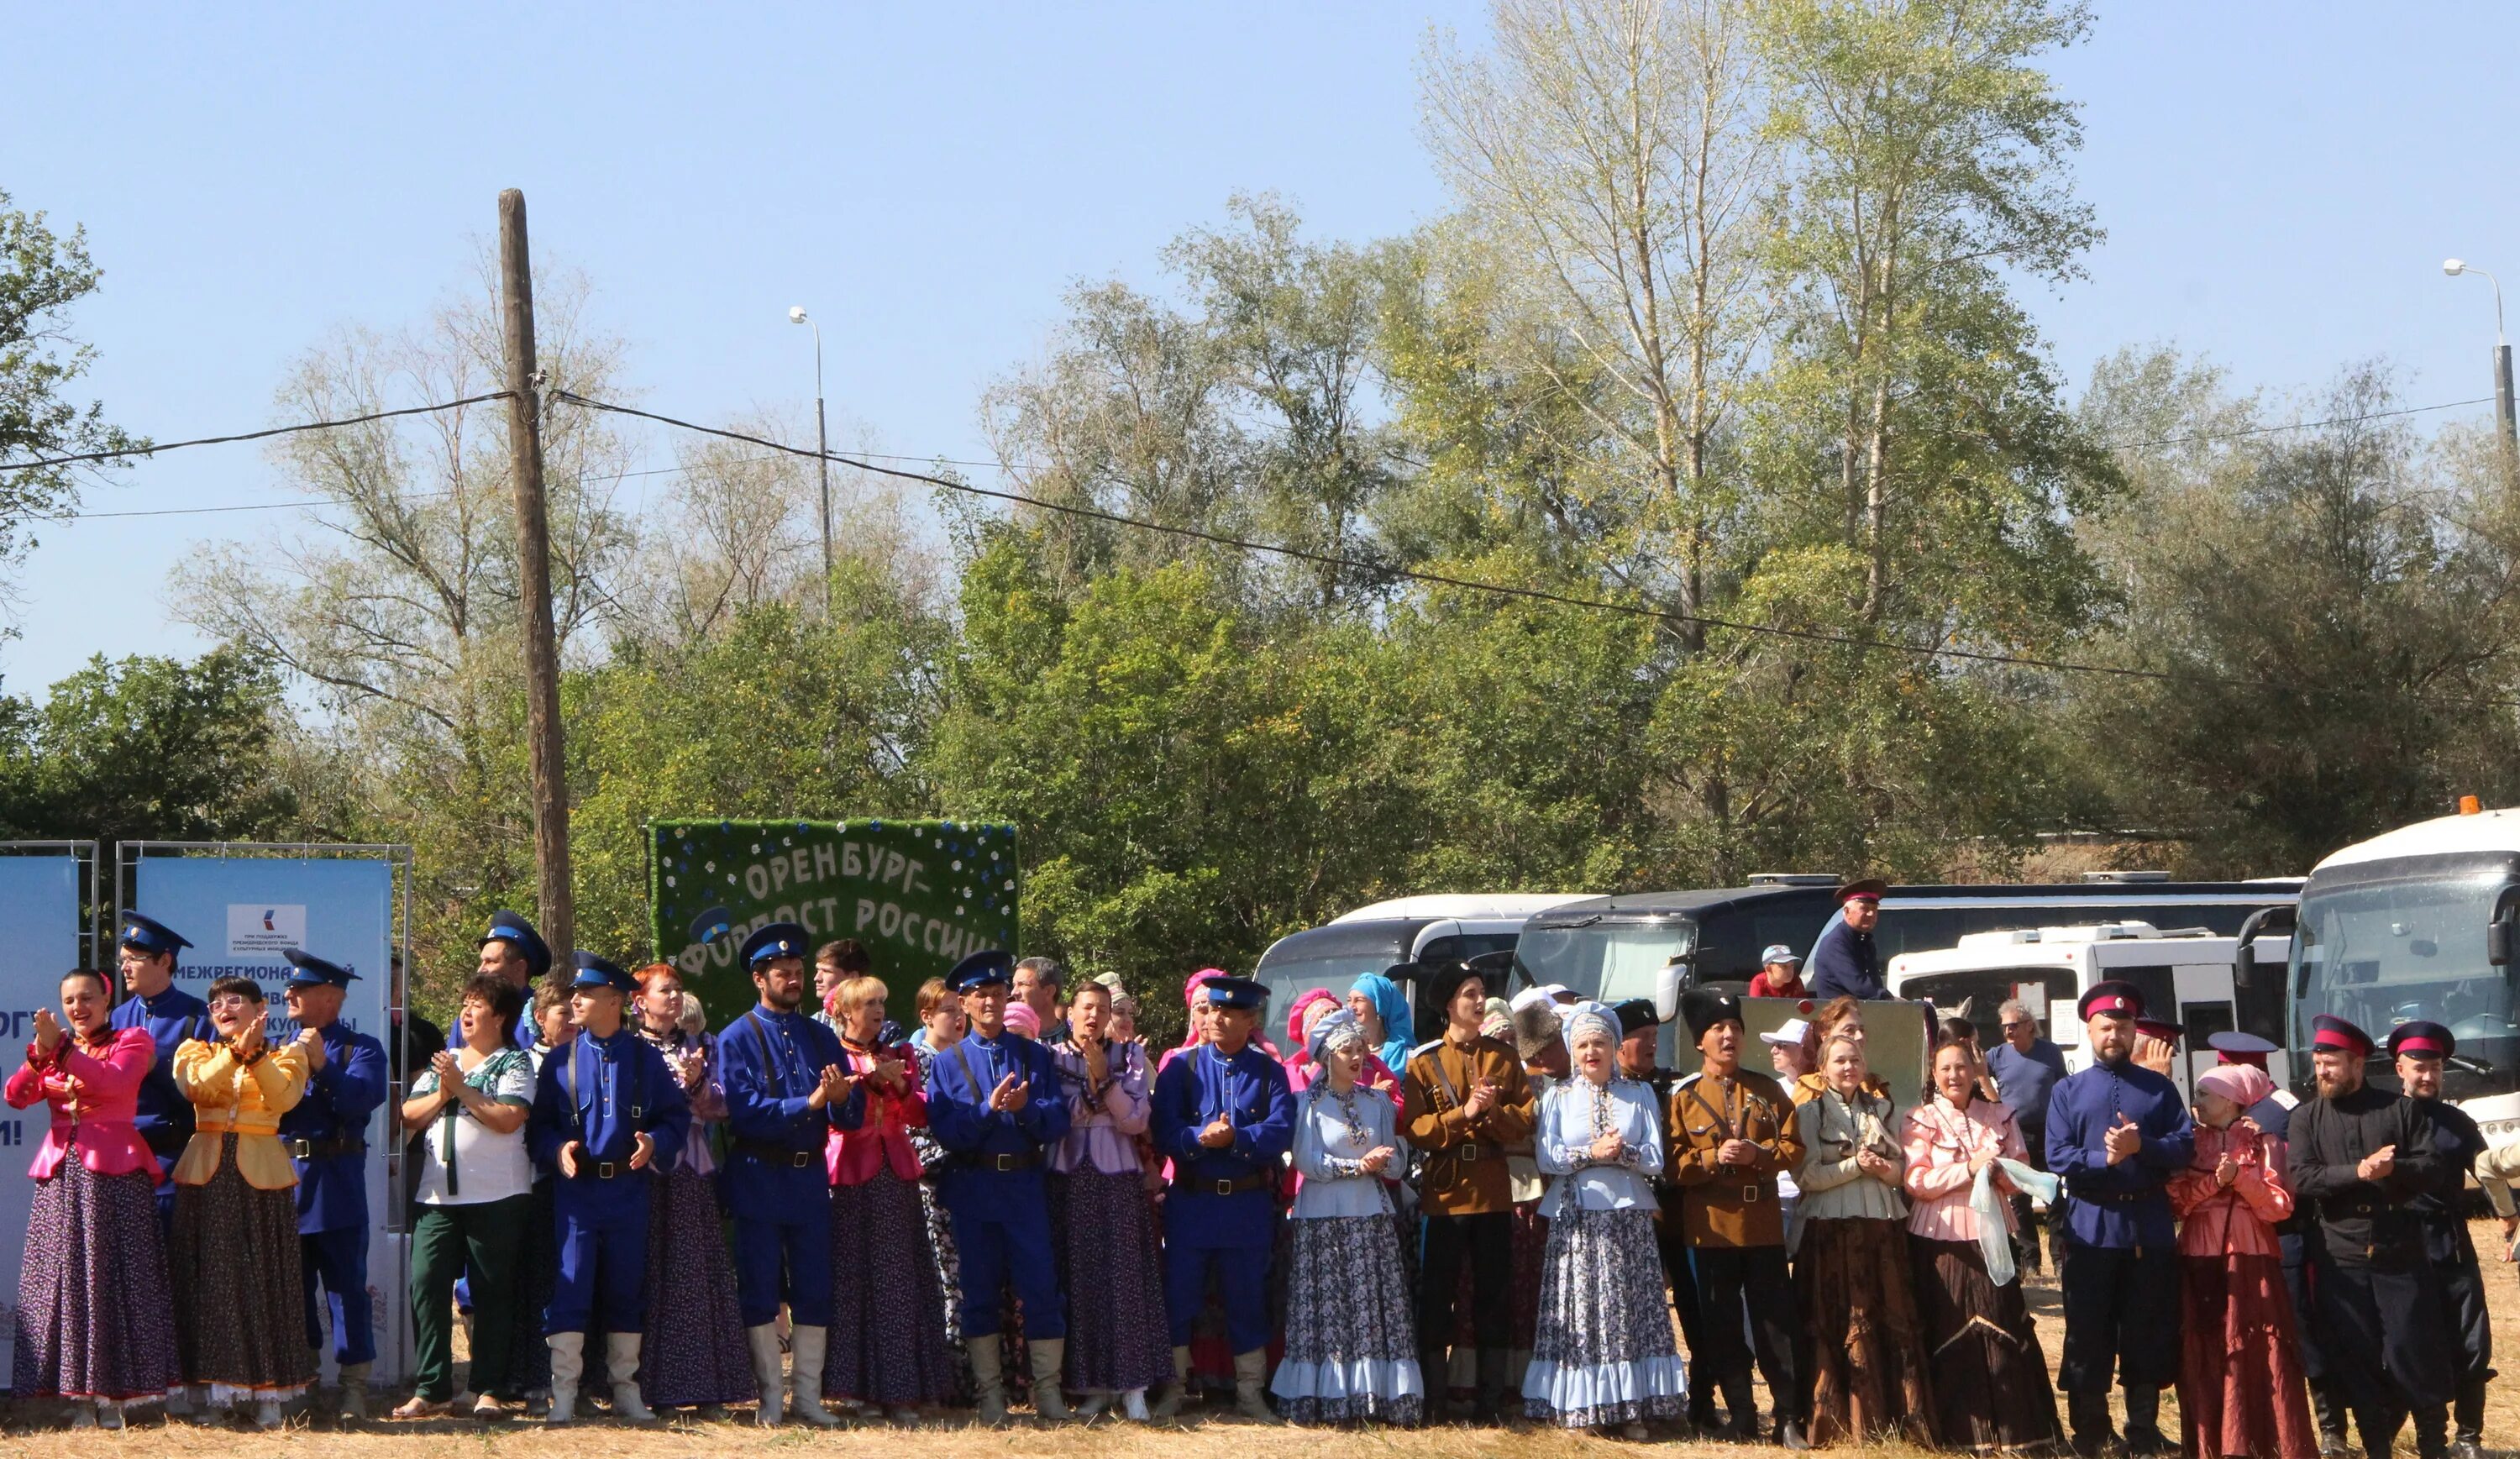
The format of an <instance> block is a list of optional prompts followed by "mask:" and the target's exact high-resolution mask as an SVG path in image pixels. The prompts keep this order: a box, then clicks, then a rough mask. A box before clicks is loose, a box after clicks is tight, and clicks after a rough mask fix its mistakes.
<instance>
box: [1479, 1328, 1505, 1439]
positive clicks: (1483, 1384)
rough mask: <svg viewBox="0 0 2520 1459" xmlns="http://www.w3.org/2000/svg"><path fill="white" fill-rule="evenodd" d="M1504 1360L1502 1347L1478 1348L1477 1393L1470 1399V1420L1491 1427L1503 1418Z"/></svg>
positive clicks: (1485, 1427) (1484, 1426)
mask: <svg viewBox="0 0 2520 1459" xmlns="http://www.w3.org/2000/svg"><path fill="white" fill-rule="evenodd" d="M1507 1367H1508V1363H1507V1360H1506V1355H1505V1349H1504V1348H1480V1349H1479V1370H1478V1372H1479V1376H1478V1385H1479V1387H1478V1393H1477V1395H1476V1396H1475V1397H1473V1398H1472V1399H1471V1400H1470V1420H1471V1422H1473V1423H1475V1424H1477V1425H1479V1426H1480V1427H1481V1428H1484V1429H1493V1428H1495V1427H1496V1426H1497V1425H1498V1424H1499V1423H1502V1422H1503V1421H1504V1418H1505V1398H1506V1369H1507Z"/></svg>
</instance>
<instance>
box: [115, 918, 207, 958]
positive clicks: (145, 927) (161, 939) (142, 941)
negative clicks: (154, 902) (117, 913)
mask: <svg viewBox="0 0 2520 1459" xmlns="http://www.w3.org/2000/svg"><path fill="white" fill-rule="evenodd" d="M116 945H117V946H120V947H125V948H138V949H139V950H140V951H143V952H149V953H158V952H168V953H171V952H173V951H175V950H176V949H178V948H189V947H191V946H192V944H191V943H189V942H187V941H185V940H184V936H183V934H182V933H179V932H177V931H175V929H173V928H171V927H169V926H167V925H166V924H165V923H163V922H160V921H158V919H157V918H155V917H144V916H142V915H141V914H140V913H138V912H136V911H127V912H124V913H123V914H122V930H121V931H120V932H119V933H118V934H116Z"/></svg>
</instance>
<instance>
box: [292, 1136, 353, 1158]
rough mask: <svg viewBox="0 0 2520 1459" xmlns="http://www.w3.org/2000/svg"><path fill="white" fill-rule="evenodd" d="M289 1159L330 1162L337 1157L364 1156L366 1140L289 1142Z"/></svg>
mask: <svg viewBox="0 0 2520 1459" xmlns="http://www.w3.org/2000/svg"><path fill="white" fill-rule="evenodd" d="M285 1143H286V1144H287V1145H288V1146H289V1154H290V1157H291V1158H292V1159H293V1160H331V1159H332V1158H334V1157H335V1156H337V1155H365V1154H367V1153H368V1142H367V1141H366V1140H289V1141H286V1142H285Z"/></svg>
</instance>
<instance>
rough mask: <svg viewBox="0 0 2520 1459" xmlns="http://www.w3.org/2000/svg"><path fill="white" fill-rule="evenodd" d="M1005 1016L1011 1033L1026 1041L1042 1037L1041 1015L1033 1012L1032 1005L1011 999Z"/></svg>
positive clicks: (1008, 1000) (1008, 1001)
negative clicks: (1019, 1035)
mask: <svg viewBox="0 0 2520 1459" xmlns="http://www.w3.org/2000/svg"><path fill="white" fill-rule="evenodd" d="M1004 1016H1005V1019H1006V1025H1007V1031H1008V1032H1009V1033H1012V1034H1021V1035H1023V1036H1024V1037H1025V1038H1026V1039H1038V1038H1040V1037H1041V1015H1040V1014H1038V1013H1035V1012H1034V1011H1033V1008H1032V1004H1030V1003H1025V1002H1018V1001H1016V1000H1015V999H1013V998H1009V999H1007V1011H1006V1013H1005V1015H1004Z"/></svg>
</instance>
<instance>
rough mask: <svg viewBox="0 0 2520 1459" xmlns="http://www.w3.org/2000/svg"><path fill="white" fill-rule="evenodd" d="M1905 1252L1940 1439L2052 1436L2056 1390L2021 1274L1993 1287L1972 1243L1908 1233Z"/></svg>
mask: <svg viewBox="0 0 2520 1459" xmlns="http://www.w3.org/2000/svg"><path fill="white" fill-rule="evenodd" d="M1908 1250H1909V1254H1910V1260H1911V1261H1912V1263H1913V1266H1914V1267H1915V1273H1916V1299H1917V1305H1918V1306H1919V1307H1920V1308H1921V1309H1922V1311H1923V1314H1924V1319H1925V1343H1926V1349H1925V1351H1926V1361H1927V1364H1928V1366H1929V1367H1930V1368H1931V1370H1932V1372H1933V1384H1934V1427H1935V1429H1936V1430H1937V1431H1938V1432H1939V1433H1940V1434H1941V1436H1942V1439H1943V1442H1944V1443H1946V1444H1949V1445H1950V1446H1951V1447H1953V1448H1965V1449H1981V1450H1982V1449H1992V1448H2006V1449H2028V1448H2036V1447H2039V1446H2040V1445H2042V1444H2047V1443H2052V1442H2054V1441H2055V1439H2056V1438H2057V1437H2058V1434H2059V1431H2058V1429H2057V1427H2056V1390H2055V1389H2054V1388H2052V1387H2050V1386H2049V1384H2048V1357H2047V1354H2046V1353H2044V1352H2042V1351H2041V1350H2040V1348H2039V1329H2038V1328H2036V1327H2034V1326H2032V1325H2031V1321H2030V1307H2029V1304H2026V1303H2024V1302H2023V1301H2022V1298H2021V1281H2020V1279H2019V1278H2018V1277H2016V1278H2014V1279H2013V1280H2012V1281H2010V1282H2007V1283H2005V1284H2004V1285H2003V1286H2001V1287H1999V1286H1997V1285H1996V1284H1995V1281H1994V1279H1993V1278H1991V1277H1989V1276H1988V1275H1987V1272H1986V1254H1985V1253H1984V1252H1982V1251H1980V1250H1979V1249H1978V1244H1977V1243H1976V1242H1974V1241H1928V1240H1926V1239H1925V1238H1924V1237H1922V1236H1911V1237H1909V1238H1908Z"/></svg>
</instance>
